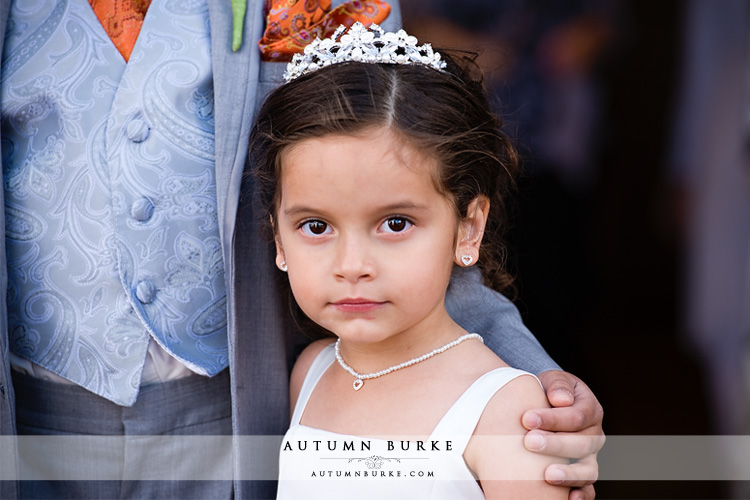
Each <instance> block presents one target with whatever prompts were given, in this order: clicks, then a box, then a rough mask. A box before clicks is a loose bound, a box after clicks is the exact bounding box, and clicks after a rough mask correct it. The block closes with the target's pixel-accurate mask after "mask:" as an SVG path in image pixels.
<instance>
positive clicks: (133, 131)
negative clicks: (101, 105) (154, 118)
mask: <svg viewBox="0 0 750 500" xmlns="http://www.w3.org/2000/svg"><path fill="white" fill-rule="evenodd" d="M150 133H151V129H150V128H149V127H148V125H147V124H146V122H145V121H144V120H143V119H142V118H135V119H133V120H132V121H131V122H130V123H128V126H127V127H126V128H125V134H126V135H127V136H128V139H130V140H131V141H133V142H143V141H145V140H146V139H148V136H149V134H150Z"/></svg>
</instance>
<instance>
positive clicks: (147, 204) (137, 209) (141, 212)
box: [130, 196, 154, 222]
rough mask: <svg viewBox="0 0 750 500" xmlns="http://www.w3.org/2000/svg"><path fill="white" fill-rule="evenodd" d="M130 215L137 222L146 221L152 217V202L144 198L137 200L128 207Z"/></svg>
mask: <svg viewBox="0 0 750 500" xmlns="http://www.w3.org/2000/svg"><path fill="white" fill-rule="evenodd" d="M130 215H131V216H132V217H133V218H134V219H135V220H137V221H138V222H146V221H148V220H149V219H151V216H153V215H154V204H153V202H152V201H151V200H150V199H149V198H147V197H146V196H143V197H141V198H138V199H137V200H135V201H134V202H133V204H132V205H131V206H130Z"/></svg>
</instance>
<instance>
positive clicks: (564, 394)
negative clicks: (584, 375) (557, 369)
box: [555, 388, 575, 404]
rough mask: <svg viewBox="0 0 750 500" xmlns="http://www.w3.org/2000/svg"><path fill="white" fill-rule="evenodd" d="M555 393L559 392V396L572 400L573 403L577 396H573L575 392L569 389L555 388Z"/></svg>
mask: <svg viewBox="0 0 750 500" xmlns="http://www.w3.org/2000/svg"><path fill="white" fill-rule="evenodd" d="M555 394H557V395H558V396H557V397H560V398H563V399H564V400H566V401H568V402H570V403H571V404H572V403H573V401H575V398H574V397H573V394H572V393H571V392H570V391H569V390H567V389H562V388H559V389H555Z"/></svg>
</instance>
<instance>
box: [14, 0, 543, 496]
mask: <svg viewBox="0 0 750 500" xmlns="http://www.w3.org/2000/svg"><path fill="white" fill-rule="evenodd" d="M390 3H391V5H392V7H393V11H392V13H391V16H390V17H389V19H388V20H387V21H386V23H383V26H384V27H385V28H387V29H393V28H394V27H396V26H399V25H400V24H401V19H400V9H399V6H398V1H397V0H396V1H390ZM9 4H10V0H0V50H1V49H2V43H3V34H4V32H5V25H6V21H7V15H8V8H9ZM208 4H209V22H210V26H211V44H212V47H211V51H212V57H213V71H214V106H215V109H214V116H215V124H216V129H215V134H216V144H215V148H216V186H217V197H218V207H219V220H221V221H223V223H222V224H221V226H220V231H221V236H222V243H223V252H224V262H225V266H226V279H227V297H228V304H229V354H230V358H229V359H230V373H231V379H232V409H233V427H234V434H235V436H237V441H236V444H237V446H235V458H234V461H233V463H234V467H235V476H236V477H239V478H241V479H242V478H251V477H254V473H253V471H259V473H260V471H262V470H266V469H267V468H268V467H269V466H270V467H273V466H274V465H275V464H269V463H268V462H269V455H268V454H267V453H266V452H265V451H264V450H263V449H262V448H260V447H258V448H255V447H254V446H253V445H252V443H254V441H252V442H251V444H250V445H248V444H247V441H246V440H244V439H243V437H244V436H259V435H269V436H274V435H276V436H279V435H283V434H284V432H285V431H286V427H287V423H288V419H289V401H288V376H289V371H290V369H291V366H292V363H293V361H294V357H295V356H296V355H297V354H298V352H299V350H300V349H301V347H302V346H303V345H304V343H305V339H304V337H303V336H301V335H300V334H299V332H298V329H297V328H296V327H295V326H294V325H293V324H292V322H291V319H290V315H289V314H288V310H289V309H288V304H287V303H285V299H283V298H282V296H281V294H280V293H278V290H279V287H278V282H277V280H278V279H279V274H280V273H278V272H277V271H276V269H275V266H274V251H273V247H272V245H271V244H270V242H267V241H264V240H263V239H262V238H260V237H259V225H258V223H259V221H260V218H261V217H262V214H259V213H257V210H254V200H253V197H254V192H253V189H252V182H251V181H249V180H248V179H246V180H245V187H244V190H243V198H242V200H241V199H240V188H241V187H242V186H243V173H244V171H245V162H246V159H247V144H248V142H247V141H248V134H249V132H250V128H251V126H252V120H253V117H254V112H255V110H256V109H257V107H258V105H259V103H260V102H261V101H262V99H263V98H264V96H265V95H266V93H267V92H268V91H269V90H271V89H272V88H273V87H274V86H276V85H277V84H278V83H279V81H280V79H279V77H280V74H281V72H282V71H283V65H282V64H273V63H262V62H261V61H260V54H259V52H258V49H257V41H258V40H259V39H260V37H261V35H262V31H263V29H264V19H263V13H262V9H263V2H262V1H259V0H249V1H248V11H247V14H246V18H245V25H244V36H243V43H242V47H241V49H240V50H239V51H237V52H232V50H231V38H232V36H231V33H232V12H231V8H230V2H229V1H228V0H227V1H220V0H209V2H208ZM2 196H3V192H2V190H0V200H2ZM0 230H2V231H3V233H2V234H4V231H5V227H4V218H2V217H0ZM6 289H7V275H6V272H5V239H4V238H0V304H5V299H6ZM448 309H449V312H450V313H451V314H452V315H453V316H454V317H455V318H456V319H457V320H458V321H459V323H461V324H462V326H463V327H464V328H466V329H467V330H469V331H475V332H480V333H482V334H483V336H485V341H486V343H487V344H488V345H489V346H490V347H491V348H493V349H494V350H496V351H497V352H498V354H500V356H501V357H503V359H505V360H506V361H507V362H508V363H510V364H512V365H514V366H517V367H519V368H522V369H526V370H529V371H531V372H535V373H538V372H541V371H544V370H548V369H554V368H557V366H556V365H555V364H554V362H553V361H552V360H551V359H549V357H548V356H547V355H546V353H545V352H544V350H543V349H542V348H541V346H540V345H539V344H538V343H537V342H536V340H535V339H534V338H533V336H531V334H530V333H529V332H528V330H527V329H526V328H525V327H524V326H523V323H522V322H521V319H520V316H519V314H518V311H517V310H516V308H515V307H514V306H513V305H512V304H511V303H510V302H509V301H507V300H506V299H504V298H503V297H502V296H501V295H499V294H496V293H495V292H492V291H491V290H488V289H486V288H484V287H482V286H481V284H480V282H479V277H478V275H477V274H476V273H472V272H469V273H461V274H459V275H457V276H455V279H454V280H453V281H452V284H451V288H450V290H449V303H448ZM477 311H481V312H482V314H476V312H477ZM6 317H7V311H6V309H5V308H4V307H0V363H1V365H2V368H0V435H14V434H15V416H14V415H15V413H14V395H13V387H12V384H11V380H10V367H9V359H8V334H7V321H6V319H7V318H6ZM271 456H274V454H271ZM15 465H16V463H15V455H14V452H13V451H12V450H10V449H7V447H4V448H3V449H0V470H2V471H3V473H2V474H1V475H0V479H2V477H5V478H8V477H14V476H15V474H14V473H13V472H12V471H13V467H15ZM15 491H16V490H15V483H14V482H13V481H4V482H0V498H15V496H16V493H15ZM272 491H273V484H272V482H271V481H249V480H238V481H237V482H236V484H235V496H236V498H265V497H268V496H269V495H271V494H272Z"/></svg>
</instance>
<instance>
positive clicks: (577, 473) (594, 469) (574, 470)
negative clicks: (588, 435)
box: [544, 455, 599, 498]
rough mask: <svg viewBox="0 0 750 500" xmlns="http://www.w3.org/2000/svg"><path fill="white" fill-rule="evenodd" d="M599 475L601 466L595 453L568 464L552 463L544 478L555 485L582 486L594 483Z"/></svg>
mask: <svg viewBox="0 0 750 500" xmlns="http://www.w3.org/2000/svg"><path fill="white" fill-rule="evenodd" d="M598 477H599V466H598V464H597V462H596V457H595V456H594V455H589V456H588V457H586V458H585V459H583V460H581V461H579V462H576V463H572V464H568V465H565V464H552V465H550V466H549V467H547V469H546V470H545V471H544V480H545V481H547V482H548V483H549V484H552V485H555V486H568V487H573V488H576V487H578V488H581V487H585V486H589V485H592V484H594V482H595V481H596V480H597V478H598ZM592 493H593V490H592ZM592 498H593V497H592Z"/></svg>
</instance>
